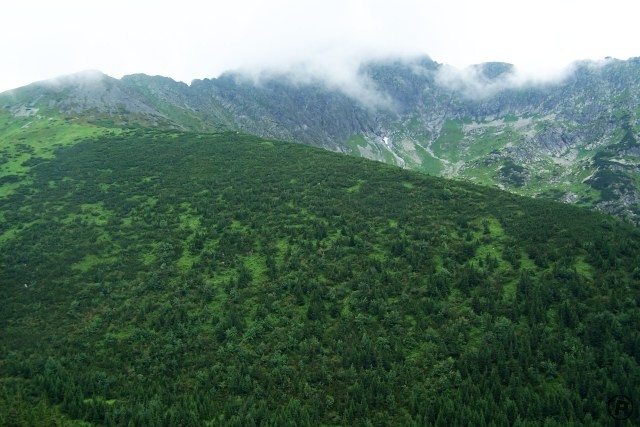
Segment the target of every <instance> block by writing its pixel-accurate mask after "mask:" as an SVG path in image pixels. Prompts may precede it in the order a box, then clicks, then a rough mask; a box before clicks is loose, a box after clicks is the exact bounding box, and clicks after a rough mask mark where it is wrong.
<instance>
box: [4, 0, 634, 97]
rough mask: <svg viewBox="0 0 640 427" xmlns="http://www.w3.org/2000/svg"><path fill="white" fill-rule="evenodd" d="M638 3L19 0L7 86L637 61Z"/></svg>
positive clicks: (12, 18) (7, 41)
mask: <svg viewBox="0 0 640 427" xmlns="http://www.w3.org/2000/svg"><path fill="white" fill-rule="evenodd" d="M638 12H640V2H638V1H636V0H607V1H596V0H536V1H532V0H526V1H525V0H415V1H414V0H389V1H365V0H319V1H316V0H309V1H305V0H225V1H217V0H210V1H195V0H180V1H164V0H153V1H148V0H108V1H105V0H99V1H98V0H82V1H77V0H76V1H74V0H55V1H52V0H47V1H37V0H20V1H9V0H7V1H6V2H3V4H2V5H1V6H0V55H1V58H2V59H1V62H0V91H4V90H7V89H11V88H14V87H19V86H22V85H25V84H28V83H31V82H33V81H36V80H43V79H47V78H51V77H56V76H59V75H64V74H69V73H73V72H77V71H82V70H87V69H97V70H100V71H103V72H105V73H107V74H109V75H111V76H114V77H118V78H119V77H121V76H122V75H125V74H132V73H139V72H141V73H146V74H151V75H156V74H159V75H164V76H169V77H172V78H174V79H176V80H181V81H184V82H187V83H189V82H190V81H191V80H193V79H196V78H206V77H217V76H218V75H219V74H220V73H222V72H223V71H226V70H231V69H238V68H248V69H264V68H272V69H273V68H276V69H287V68H288V67H291V66H295V65H296V64H299V63H306V64H308V65H307V69H311V70H315V71H316V72H318V73H321V74H322V73H325V74H330V75H335V74H337V75H339V74H340V73H343V74H344V73H347V74H348V73H350V72H352V71H353V69H354V67H355V66H356V65H357V63H358V61H359V60H360V59H362V58H367V57H370V56H385V55H400V56H402V55H417V54H426V55H429V56H430V57H431V58H432V59H434V60H435V61H438V62H440V63H446V64H450V65H454V66H456V67H463V66H465V65H469V64H474V63H480V62H486V61H504V62H511V63H513V64H515V65H516V66H518V67H519V68H521V69H525V70H528V71H532V72H533V71H535V72H537V73H542V74H544V73H549V72H551V71H554V70H558V69H559V68H562V67H563V66H565V65H567V64H568V63H569V62H571V61H574V60H577V59H602V58H604V57H605V56H612V57H615V58H619V59H627V58H629V57H632V56H640V43H639V41H640V25H639V20H640V13H638Z"/></svg>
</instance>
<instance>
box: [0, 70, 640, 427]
mask: <svg viewBox="0 0 640 427" xmlns="http://www.w3.org/2000/svg"><path fill="white" fill-rule="evenodd" d="M489 75H493V74H492V73H489ZM91 77H92V78H93V77H96V76H95V75H93V76H91ZM97 77H98V79H97V81H95V82H92V83H91V84H92V85H98V86H102V85H114V88H113V89H111V91H112V92H111V93H113V94H115V93H117V94H119V96H122V97H123V99H124V98H127V99H130V101H129V104H128V105H130V106H134V107H135V108H139V109H140V111H139V114H140V116H137V117H138V119H139V120H140V121H141V122H142V121H145V122H149V123H152V122H153V121H154V120H155V121H157V122H158V123H161V121H162V120H166V121H168V120H172V119H170V118H169V114H168V112H169V110H168V109H165V110H160V108H156V107H154V106H153V105H151V103H144V106H142V105H143V104H141V103H139V102H141V101H140V99H142V98H140V97H138V96H137V95H136V92H135V91H133V90H132V89H131V88H130V86H129V87H128V89H127V90H125V89H124V88H122V87H120V86H119V85H120V83H118V81H114V80H112V79H109V78H106V77H104V76H97ZM156 81H157V82H158V83H162V82H163V80H162V79H157V80H156ZM176 87H177V88H183V89H186V86H181V85H178V86H176ZM83 93H84V92H83ZM132 94H133V95H132ZM134 95H135V96H134ZM154 96H155V95H154ZM177 96H179V93H178V92H176V97H177ZM67 99H68V98H67ZM112 99H113V98H112V97H105V98H104V103H103V104H98V105H97V106H96V104H94V103H93V101H92V100H90V99H88V100H86V104H85V105H86V106H88V105H93V106H94V107H92V108H93V110H92V111H91V112H90V113H88V114H87V116H86V117H85V118H84V119H80V118H78V119H77V120H74V119H73V118H71V119H69V120H66V119H60V118H54V117H50V118H51V120H49V119H46V120H45V119H44V118H42V119H38V115H43V114H45V113H47V111H46V109H45V108H44V107H41V108H42V109H39V110H38V111H35V109H36V108H39V107H37V106H36V105H38V104H35V105H33V106H30V107H27V106H25V107H24V109H22V110H17V109H15V108H14V107H12V108H14V109H13V110H10V114H12V115H13V116H11V117H14V116H16V115H17V116H21V115H22V116H25V117H23V119H24V120H29V122H27V123H30V124H29V125H24V126H26V128H24V129H22V128H21V127H18V128H15V127H9V128H7V129H6V130H5V133H4V136H5V137H6V135H14V137H15V135H19V136H18V137H15V138H14V139H2V140H0V142H1V143H2V145H1V146H0V148H2V150H3V151H2V155H3V158H4V159H5V163H4V164H3V167H5V168H11V170H12V172H13V174H12V175H5V176H13V177H14V178H12V179H10V180H9V181H10V182H6V183H5V184H6V185H7V186H8V187H3V188H5V189H6V191H5V192H4V193H3V194H2V199H1V200H2V202H1V203H0V218H1V221H0V304H1V309H0V425H8V426H14V425H28V426H35V427H37V426H51V425H59V426H87V425H96V426H97V425H105V426H120V425H136V426H147V425H150V426H158V425H168V426H200V425H225V426H226V425H230V426H251V425H265V426H272V425H273V426H312V425H313V426H315V425H334V426H337V425H354V426H368V425H400V426H411V425H416V426H418V425H420V426H422V425H425V426H431V425H434V426H440V425H487V424H494V425H514V426H517V425H520V426H533V425H607V424H611V423H612V422H615V421H612V418H611V416H610V415H609V412H608V410H607V402H609V401H610V400H611V399H612V398H613V397H614V396H616V395H626V396H638V395H639V392H640V365H639V364H640V360H639V355H640V348H639V347H638V345H639V343H640V339H639V338H640V337H639V332H638V331H640V327H639V326H640V324H639V322H640V308H639V307H638V301H639V296H640V294H639V292H640V288H639V284H640V269H639V267H638V266H640V231H639V230H638V229H637V227H633V226H631V225H629V224H626V223H624V222H622V221H620V220H618V219H615V218H613V217H611V216H608V215H603V214H600V213H597V212H591V211H588V210H586V209H579V208H577V207H574V206H568V205H563V204H560V203H556V202H552V201H545V200H536V199H531V198H525V197H521V196H517V195H514V194H510V193H508V192H505V191H501V190H498V189H494V188H490V187H488V186H478V185H474V184H472V183H467V182H459V181H452V180H446V179H443V178H439V177H432V176H428V175H426V174H423V173H418V172H416V171H408V170H403V169H401V168H398V167H395V166H391V165H386V164H383V163H380V162H373V161H370V160H367V159H361V158H354V157H349V156H344V155H340V154H337V153H332V152H329V151H327V150H322V149H318V148H315V147H308V146H304V145H302V144H294V143H285V142H278V141H273V140H266V139H261V138H258V137H255V136H249V135H246V134H241V133H238V132H236V131H231V132H217V133H216V132H214V133H190V132H182V131H177V130H166V129H152V128H149V127H139V128H137V129H127V130H122V129H117V128H115V127H114V128H111V129H110V130H105V128H103V127H97V126H93V127H92V126H91V125H90V124H89V123H81V122H82V120H88V121H93V122H99V121H104V120H107V119H106V118H107V117H111V120H113V121H114V122H116V121H118V120H123V119H125V118H126V119H127V120H131V118H130V117H131V116H126V117H125V116H120V115H119V114H121V113H120V112H119V111H117V110H115V109H112V108H115V106H117V105H119V104H118V103H115V104H114V103H113V102H112ZM50 101H51V99H49V100H47V101H46V102H50ZM43 102H44V100H43ZM40 105H42V104H40ZM77 105H78V104H76V103H68V104H65V106H64V107H61V106H60V105H59V104H56V108H60V109H61V110H62V109H69V111H71V110H72V109H74V108H76V107H77ZM165 105H166V104H165ZM134 107H131V108H134ZM29 108H30V110H29ZM142 109H145V111H147V112H142ZM147 109H148V110H147ZM184 111H185V112H186V111H187V110H186V109H185V110H184ZM47 114H48V113H47ZM72 114H73V113H72ZM185 114H186V113H185ZM91 115H93V117H91ZM6 117H7V116H5V120H6ZM173 117H175V116H173ZM194 117H195V116H194ZM10 120H14V119H10ZM15 120H17V119H15ZM21 120H22V119H21ZM11 123H13V122H11ZM130 123H131V122H130ZM193 125H194V126H195V125H196V123H195V122H194V123H193ZM11 132H13V133H11ZM17 138H23V139H22V140H19V139H17ZM48 139H52V140H55V141H58V144H59V145H58V146H57V147H52V144H51V143H50V142H49V143H47V141H48ZM624 144H626V142H623V143H622V145H623V146H624ZM623 146H621V147H618V148H612V149H611V150H612V151H611V153H612V154H611V156H614V155H615V154H613V153H614V151H613V150H618V149H619V150H623V149H626V148H624V147H623ZM29 150H31V151H29ZM608 156H609V155H604V156H602V157H601V158H598V159H597V161H601V162H610V161H611V158H613V157H608ZM623 415H624V414H623ZM632 416H633V418H631V420H630V421H629V422H630V423H634V422H635V423H637V414H633V415H632Z"/></svg>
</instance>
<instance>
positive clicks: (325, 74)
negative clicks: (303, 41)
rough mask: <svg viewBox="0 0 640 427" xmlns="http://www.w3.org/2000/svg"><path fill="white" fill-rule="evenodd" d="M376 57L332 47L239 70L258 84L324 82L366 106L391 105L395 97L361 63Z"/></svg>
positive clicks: (370, 107) (310, 83) (376, 107)
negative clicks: (281, 80)
mask: <svg viewBox="0 0 640 427" xmlns="http://www.w3.org/2000/svg"><path fill="white" fill-rule="evenodd" d="M377 57H379V55H378V56H377ZM374 58H376V57H374V56H369V55H366V54H362V53H360V54H358V53H356V52H350V53H347V52H346V51H337V52H336V51H331V52H327V53H325V54H323V55H318V56H315V57H312V58H309V59H306V60H304V61H299V62H293V63H290V64H287V65H280V66H270V67H256V68H241V69H239V70H237V71H236V72H237V73H239V74H240V75H241V76H244V77H245V78H249V79H250V80H251V81H252V82H253V83H254V84H256V85H260V84H262V83H264V82H265V81H268V80H272V79H277V78H286V79H287V80H288V81H289V82H290V83H291V84H293V85H312V84H321V85H324V86H325V87H328V88H329V89H332V90H336V91H339V92H342V93H343V94H345V95H347V96H348V97H350V98H352V99H354V100H356V101H358V102H359V103H360V104H361V105H362V106H364V107H365V108H369V109H372V110H376V109H391V108H393V105H394V102H393V99H392V98H391V97H390V96H389V95H388V94H386V93H384V92H383V91H381V90H380V89H379V88H378V87H377V85H376V84H375V82H374V81H373V80H372V79H371V78H370V77H369V76H367V75H365V74H363V73H362V71H361V65H362V64H363V63H365V62H368V61H371V60H373V59H374Z"/></svg>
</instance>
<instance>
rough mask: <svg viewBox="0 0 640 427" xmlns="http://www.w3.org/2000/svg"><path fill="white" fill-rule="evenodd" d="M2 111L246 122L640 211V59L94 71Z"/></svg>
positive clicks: (201, 126) (261, 130) (202, 125)
mask: <svg viewBox="0 0 640 427" xmlns="http://www.w3.org/2000/svg"><path fill="white" fill-rule="evenodd" d="M0 107H3V108H4V111H5V113H8V114H10V116H11V117H13V118H15V119H17V118H18V117H22V116H24V115H25V114H28V115H33V116H34V117H40V118H43V119H46V118H47V117H48V116H52V115H62V116H64V117H66V118H67V120H84V121H87V122H89V123H92V124H97V125H100V126H110V127H130V126H140V125H143V126H155V127H170V128H179V129H187V130H197V131H218V130H240V131H244V132H248V133H252V134H256V135H259V136H262V137H267V138H275V139H284V140H293V141H298V142H302V143H304V144H309V145H316V146H321V147H324V148H326V149H329V150H333V151H339V152H344V153H348V154H352V155H356V156H362V157H367V158H371V159H376V160H380V161H385V162H388V163H392V164H396V165H399V166H402V167H405V168H411V169H418V170H422V171H424V172H427V173H430V174H434V175H442V176H446V177H451V178H458V179H467V180H471V181H473V182H477V183H481V184H486V185H496V186H499V187H501V188H504V189H507V190H510V191H514V192H517V193H520V194H524V195H529V196H538V197H547V198H552V199H556V200H560V201H563V202H566V203H574V204H578V205H583V206H587V207H591V208H594V209H597V210H603V211H607V212H609V213H612V214H614V215H617V216H620V217H623V218H626V219H629V220H631V221H633V222H636V223H637V222H638V219H639V218H640V178H639V176H640V175H639V174H638V172H639V169H640V144H638V141H637V139H638V134H639V131H640V122H639V121H638V118H639V117H638V116H639V115H640V58H633V59H630V60H627V61H620V60H614V59H608V60H604V61H600V62H588V61H585V62H580V63H576V64H575V65H574V67H573V70H572V71H571V72H570V73H568V74H567V76H565V77H564V78H563V79H558V80H556V81H555V82H546V83H541V82H537V81H531V80H529V81H527V80H523V79H522V78H521V77H520V76H519V75H518V73H517V72H516V70H515V69H514V67H513V66H511V65H510V64H505V63H487V64H480V65H477V66H473V67H469V68H468V69H466V70H455V69H452V68H450V67H447V66H445V65H442V64H438V63H436V62H434V61H431V60H430V59H428V58H426V57H424V58H414V59H411V60H385V61H370V62H367V63H363V64H362V65H361V67H360V70H359V72H358V76H356V80H354V85H337V84H329V83H326V82H324V81H322V80H320V79H314V78H310V77H308V76H307V77H305V78H300V76H294V75H285V74H281V75H275V74H272V75H265V76H262V77H260V78H257V79H255V78H249V77H247V76H244V75H242V74H239V73H227V74H223V75H222V76H220V77H219V78H217V79H204V80H196V81H194V82H192V84H191V85H186V84H184V83H178V82H175V81H173V80H171V79H169V78H165V77H150V76H146V75H142V74H138V75H131V76H126V77H124V78H122V79H120V80H116V79H113V78H110V77H108V76H105V75H103V74H100V73H97V72H92V73H81V74H78V75H73V76H69V77H66V78H63V79H58V80H57V81H47V82H41V83H35V84H33V85H30V86H27V87H24V88H21V89H17V90H14V91H10V92H5V93H3V94H0ZM36 113H37V114H36Z"/></svg>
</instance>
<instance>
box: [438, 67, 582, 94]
mask: <svg viewBox="0 0 640 427" xmlns="http://www.w3.org/2000/svg"><path fill="white" fill-rule="evenodd" d="M575 68H576V64H575V63H574V64H571V65H569V66H565V67H561V68H557V69H553V70H552V69H547V70H524V69H519V68H518V67H516V66H514V65H512V64H506V63H500V62H489V63H484V64H478V65H471V66H468V67H464V68H456V67H453V66H449V65H443V66H442V67H440V68H439V69H438V71H436V72H435V80H436V83H437V84H438V85H440V86H442V87H444V88H447V89H449V90H453V91H456V92H458V93H460V94H462V95H463V96H464V97H466V98H469V99H476V100H481V99H486V98H489V97H491V96H494V95H496V94H497V93H499V92H502V91H505V90H513V89H522V88H527V87H540V86H547V85H555V84H560V83H562V82H563V81H564V80H565V79H566V78H567V77H569V76H570V75H571V74H572V73H573V72H574V71H575Z"/></svg>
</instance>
